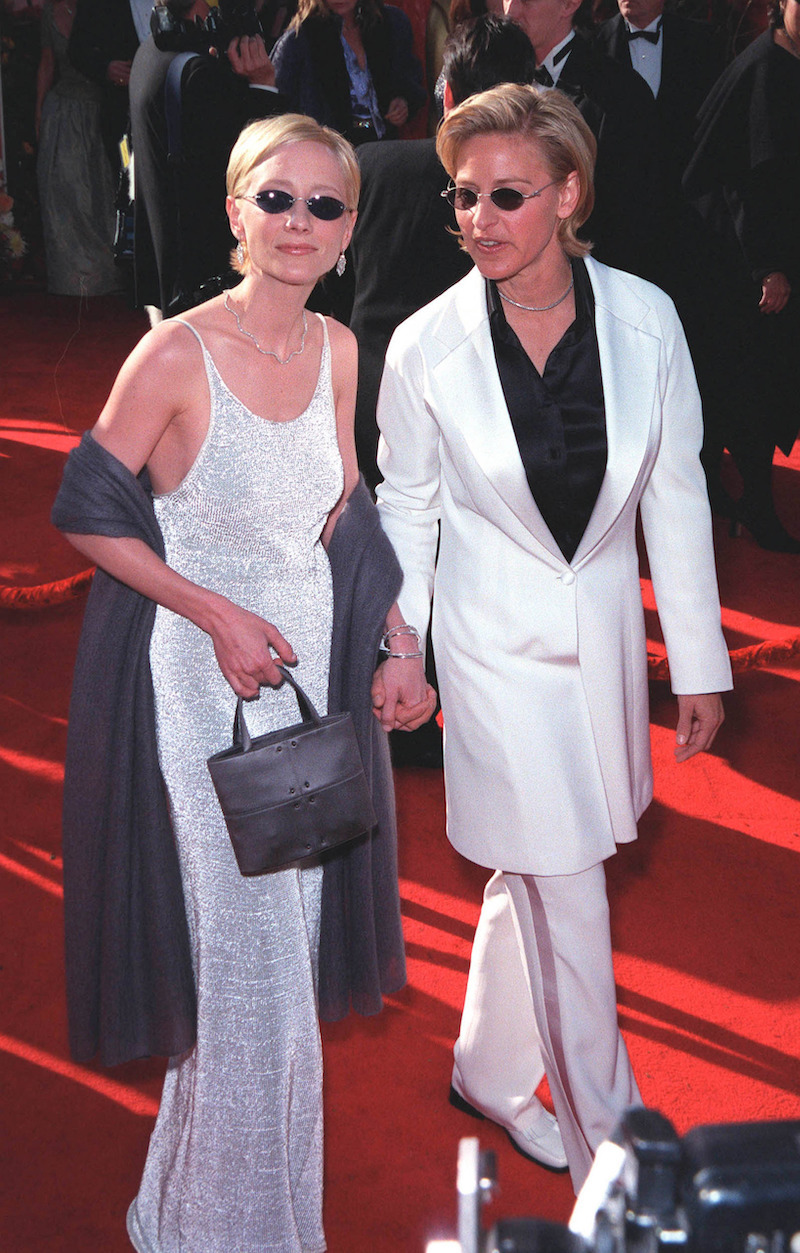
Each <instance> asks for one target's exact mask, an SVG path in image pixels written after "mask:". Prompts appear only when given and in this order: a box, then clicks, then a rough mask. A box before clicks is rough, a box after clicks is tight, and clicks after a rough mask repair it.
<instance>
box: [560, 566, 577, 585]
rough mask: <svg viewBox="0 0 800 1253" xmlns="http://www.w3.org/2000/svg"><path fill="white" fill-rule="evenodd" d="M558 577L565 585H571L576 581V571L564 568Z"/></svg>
mask: <svg viewBox="0 0 800 1253" xmlns="http://www.w3.org/2000/svg"><path fill="white" fill-rule="evenodd" d="M558 577H559V578H560V579H561V582H562V583H563V584H564V585H565V587H569V586H570V584H572V583H574V582H575V571H574V570H563V571H562V572H561V574H559V576H558Z"/></svg>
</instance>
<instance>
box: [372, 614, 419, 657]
mask: <svg viewBox="0 0 800 1253" xmlns="http://www.w3.org/2000/svg"><path fill="white" fill-rule="evenodd" d="M398 635H410V636H411V637H412V638H413V639H414V640H415V641H416V645H417V648H416V651H415V652H409V653H393V652H392V650H391V648H390V646H389V641H390V640H393V639H396V638H397V636H398ZM419 644H420V638H419V631H418V630H417V628H416V627H413V626H410V625H409V623H408V622H401V623H399V625H398V626H394V627H390V628H389V630H388V631H386V632H385V633H384V635H383V636H382V638H381V642H380V652H382V653H386V655H387V656H388V657H397V658H399V659H400V660H402V661H405V660H407V659H409V658H412V657H423V656H424V653H423V652H422V650H421V648H420V646H419Z"/></svg>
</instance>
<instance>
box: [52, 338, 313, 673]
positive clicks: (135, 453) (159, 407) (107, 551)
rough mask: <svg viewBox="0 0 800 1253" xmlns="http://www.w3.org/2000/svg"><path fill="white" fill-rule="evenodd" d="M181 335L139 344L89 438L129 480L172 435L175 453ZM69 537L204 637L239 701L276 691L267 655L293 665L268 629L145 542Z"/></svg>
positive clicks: (182, 401) (185, 364) (180, 408)
mask: <svg viewBox="0 0 800 1253" xmlns="http://www.w3.org/2000/svg"><path fill="white" fill-rule="evenodd" d="M185 334H186V333H185V331H182V330H181V329H180V328H178V327H176V326H169V325H167V324H166V323H165V324H163V325H162V326H159V327H158V328H157V329H156V330H154V331H151V332H150V333H149V334H148V335H146V336H145V337H144V338H143V339H142V340H141V341H140V343H139V344H138V345H137V347H136V348H135V349H134V351H133V353H131V356H130V357H129V358H128V360H127V361H126V362H125V365H124V366H123V367H122V370H121V371H120V373H119V376H118V378H117V380H116V382H115V384H114V387H113V389H112V391H111V395H110V396H109V399H108V401H107V403H106V406H105V408H104V409H103V412H102V413H101V415H100V417H99V419H98V421H97V423H96V425H95V427H94V430H93V432H92V434H93V436H94V438H95V439H96V440H97V442H98V443H99V444H101V445H102V446H103V447H104V448H105V449H107V450H108V451H109V452H110V453H112V454H113V456H115V457H116V458H117V459H118V460H119V461H121V462H122V463H123V465H125V466H126V467H127V468H128V469H129V470H130V471H131V473H132V474H138V473H139V472H140V470H141V469H142V467H143V466H144V465H146V464H147V463H148V462H149V461H150V460H151V458H152V457H153V456H154V454H155V455H156V457H157V456H158V451H159V446H161V451H162V457H163V455H164V449H165V447H166V445H167V442H168V441H169V437H170V435H171V436H172V437H173V443H172V447H173V449H174V448H175V447H177V446H178V445H176V443H175V442H174V432H175V428H176V426H179V425H180V422H181V419H182V418H185V417H186V412H187V397H186V395H185V393H186V385H185V383H180V382H179V381H178V380H182V379H183V380H185V379H186V378H187V376H188V377H192V369H191V363H190V362H189V361H188V360H187V358H188V354H189V353H190V351H191V348H192V347H193V345H189V344H185V343H183V342H182V337H183V335H185ZM178 337H181V338H180V339H179V338H178ZM194 375H195V376H197V372H196V371H194ZM191 399H192V398H191V397H190V398H189V402H188V403H191ZM162 441H164V442H163V443H162ZM190 460H191V459H190ZM186 469H188V465H187V466H186ZM179 477H180V476H179ZM67 538H68V539H70V540H71V542H72V543H73V544H74V545H75V547H76V548H77V549H78V550H79V551H80V552H82V553H84V554H85V555H86V556H87V557H88V558H89V559H90V560H91V561H93V562H95V563H96V564H97V565H98V566H100V567H101V568H102V569H104V570H106V571H108V573H109V574H112V575H113V576H114V577H115V578H118V579H119V580H120V581H121V582H123V583H127V584H128V586H129V587H132V588H134V589H135V590H136V591H138V592H141V594H142V595H143V596H147V597H148V598H149V599H150V600H154V601H155V602H156V603H157V604H159V605H163V606H164V607H165V608H166V609H170V610H172V611H173V612H174V613H179V614H181V615H182V616H183V617H184V618H188V620H189V621H190V622H193V623H194V624H195V625H196V626H198V627H199V628H200V629H201V630H203V631H205V632H206V633H207V634H208V635H209V636H210V637H211V640H212V643H213V645H214V653H215V655H216V658H217V662H218V664H219V668H220V670H221V671H222V673H223V675H224V676H225V678H226V679H227V681H228V682H229V683H230V685H231V687H232V688H233V690H234V692H235V693H236V694H237V696H243V697H254V696H257V695H258V690H259V686H260V685H261V684H271V685H272V686H277V685H278V684H280V682H281V681H282V680H281V675H280V673H279V672H278V670H277V668H276V665H275V660H274V658H273V654H272V650H274V652H276V653H277V654H278V657H279V658H280V659H281V660H282V661H283V662H286V663H288V664H292V663H293V662H294V661H296V657H295V655H294V651H293V649H292V647H291V645H290V644H289V643H288V642H287V641H286V640H285V639H284V638H283V636H282V635H281V633H280V632H279V631H278V629H277V628H276V627H275V626H273V625H272V623H270V622H266V621H265V620H264V619H262V618H259V617H258V616H257V615H256V614H253V613H250V612H249V611H248V610H246V609H242V608H241V607H240V606H239V605H235V604H233V603H232V602H231V601H229V600H228V599H227V598H226V597H224V596H220V595H218V594H217V593H216V592H212V591H210V590H209V589H208V588H204V587H200V586H199V585H198V584H196V583H192V582H190V581H189V580H188V579H185V578H183V576H182V575H180V574H178V573H177V572H176V571H174V570H171V569H170V568H169V567H168V566H167V565H166V564H165V562H163V561H162V560H161V558H160V557H158V556H157V555H156V554H155V553H154V552H152V551H151V550H150V549H149V548H148V547H147V545H146V544H144V543H142V541H140V540H136V539H125V538H123V539H114V538H110V537H107V536H101V535H77V534H76V535H69V536H68V537H67Z"/></svg>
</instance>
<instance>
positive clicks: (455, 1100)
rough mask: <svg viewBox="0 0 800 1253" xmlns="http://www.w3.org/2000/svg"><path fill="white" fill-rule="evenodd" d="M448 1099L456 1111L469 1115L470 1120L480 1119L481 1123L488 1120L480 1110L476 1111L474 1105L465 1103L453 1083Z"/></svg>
mask: <svg viewBox="0 0 800 1253" xmlns="http://www.w3.org/2000/svg"><path fill="white" fill-rule="evenodd" d="M447 1099H448V1101H449V1102H450V1104H451V1105H452V1106H453V1108H454V1109H457V1110H460V1111H461V1113H462V1114H469V1116H470V1118H479V1119H480V1120H481V1121H483V1120H484V1119H485V1118H486V1115H485V1114H482V1113H481V1111H480V1110H479V1109H476V1108H475V1106H474V1105H470V1103H469V1101H465V1100H464V1097H463V1096H462V1095H461V1093H460V1092H456V1090H455V1088H454V1087H453V1085H452V1083H451V1084H450V1095H449V1096H448V1098H447Z"/></svg>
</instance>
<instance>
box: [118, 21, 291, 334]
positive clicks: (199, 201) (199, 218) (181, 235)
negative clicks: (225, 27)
mask: <svg viewBox="0 0 800 1253" xmlns="http://www.w3.org/2000/svg"><path fill="white" fill-rule="evenodd" d="M176 55H177V54H176V53H173V52H161V51H160V50H159V49H158V48H157V47H156V45H155V43H154V41H153V37H152V35H151V36H149V37H148V38H147V39H146V40H145V42H144V43H143V44H142V46H141V47H140V49H139V51H138V52H137V53H136V56H135V58H134V63H133V69H132V71H131V84H130V94H131V126H132V133H133V150H134V154H135V166H136V201H135V236H134V253H135V271H136V295H137V302H138V303H139V304H152V305H156V306H157V307H159V308H161V309H162V311H163V312H164V313H167V312H168V311H171V312H173V313H174V312H177V311H178V309H179V307H181V306H182V307H184V308H186V307H188V305H190V304H194V303H197V299H196V296H195V293H196V291H197V289H198V288H199V287H200V285H201V284H202V283H205V282H207V281H208V280H209V279H211V278H213V277H215V276H216V275H228V274H230V266H229V260H228V258H229V255H230V250H231V248H232V247H233V244H234V240H233V238H232V236H231V231H230V226H229V225H228V218H227V214H226V212H225V171H226V168H227V164H228V157H229V156H230V151H231V148H232V147H233V144H234V142H235V141H236V138H237V136H238V134H239V132H240V130H241V129H242V127H243V126H244V125H245V124H246V123H247V122H248V121H250V120H251V119H254V118H262V117H269V116H271V115H272V114H273V113H278V112H282V111H283V101H282V99H281V97H279V96H278V95H277V94H276V93H275V92H272V91H265V90H261V89H259V88H254V87H250V86H249V85H248V83H247V82H246V81H245V79H243V78H241V77H239V76H237V75H236V74H234V73H233V71H232V70H231V68H230V65H229V63H228V60H227V58H226V57H220V58H216V57H210V56H197V57H194V58H193V59H192V60H191V61H189V62H187V64H186V66H185V67H184V70H183V74H182V77H181V103H182V109H181V140H182V157H181V160H180V162H179V164H178V165H177V166H176V165H175V164H172V163H170V162H169V161H168V146H167V122H166V104H165V83H166V78H167V71H168V69H169V66H170V65H171V63H172V61H173V59H174V57H175V56H176ZM174 302H177V303H174Z"/></svg>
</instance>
